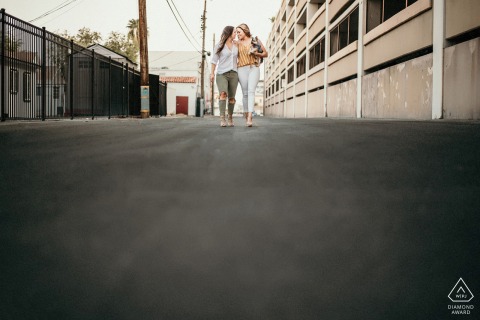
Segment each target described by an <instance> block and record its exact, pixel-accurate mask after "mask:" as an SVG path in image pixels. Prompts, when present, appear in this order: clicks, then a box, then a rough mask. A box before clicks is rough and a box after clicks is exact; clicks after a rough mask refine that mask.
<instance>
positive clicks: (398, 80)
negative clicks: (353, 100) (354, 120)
mask: <svg viewBox="0 0 480 320" xmlns="http://www.w3.org/2000/svg"><path fill="white" fill-rule="evenodd" d="M362 99H363V100H362V116H363V117H364V118H397V119H431V118H432V54H428V55H425V56H422V57H419V58H416V59H413V60H409V61H407V62H405V63H400V64H397V65H395V66H392V67H390V68H386V69H382V70H380V71H377V72H374V73H371V74H368V75H366V76H364V77H363V85H362Z"/></svg>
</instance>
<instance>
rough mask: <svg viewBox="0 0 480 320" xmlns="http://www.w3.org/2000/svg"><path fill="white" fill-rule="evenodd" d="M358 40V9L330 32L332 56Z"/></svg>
mask: <svg viewBox="0 0 480 320" xmlns="http://www.w3.org/2000/svg"><path fill="white" fill-rule="evenodd" d="M357 40H358V7H357V8H355V10H353V11H352V12H351V13H350V14H349V15H348V16H347V17H346V18H345V19H343V20H342V21H340V23H339V24H338V25H337V26H335V27H334V28H333V29H332V31H330V56H333V55H334V54H335V53H337V52H338V51H340V50H342V49H343V48H345V47H346V46H348V45H349V44H350V43H353V42H355V41H357Z"/></svg>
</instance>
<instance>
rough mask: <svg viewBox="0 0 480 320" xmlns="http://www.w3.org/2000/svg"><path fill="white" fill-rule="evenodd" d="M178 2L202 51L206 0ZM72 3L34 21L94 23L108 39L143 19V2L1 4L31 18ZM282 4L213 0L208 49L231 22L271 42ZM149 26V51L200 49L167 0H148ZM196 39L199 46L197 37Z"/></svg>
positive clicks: (276, 0)
mask: <svg viewBox="0 0 480 320" xmlns="http://www.w3.org/2000/svg"><path fill="white" fill-rule="evenodd" d="M173 1H174V3H175V5H176V7H177V9H178V11H179V12H180V14H181V17H182V18H183V20H184V21H185V23H186V24H187V26H188V28H189V29H190V31H191V33H192V34H193V35H194V36H195V37H196V39H197V42H198V43H199V45H197V46H196V47H197V49H198V50H199V49H201V44H202V40H201V36H202V35H201V32H200V22H201V21H200V17H201V15H202V13H203V2H204V1H203V0H173ZM69 2H71V4H69V5H68V6H66V7H64V8H63V9H60V10H59V11H57V12H55V13H53V14H50V15H48V16H46V17H44V18H41V19H39V20H37V21H35V22H32V24H34V25H36V26H39V27H46V29H47V30H48V31H51V32H54V31H63V30H67V31H68V33H69V34H72V35H74V34H76V33H77V31H78V30H79V29H80V28H82V27H88V28H90V29H91V30H92V31H97V32H100V33H101V34H102V36H103V38H104V40H105V39H106V38H107V36H108V34H109V33H110V32H111V31H118V32H121V33H123V34H126V33H127V32H128V30H127V28H126V26H127V24H128V21H129V20H130V19H137V18H138V0H41V1H40V0H37V1H32V0H1V4H0V6H1V7H2V8H5V10H6V12H7V13H8V14H10V15H13V16H15V17H17V18H19V19H22V20H25V21H30V20H32V19H35V18H37V17H38V16H40V15H42V14H44V13H45V12H47V11H49V10H51V9H53V8H55V7H57V6H59V5H61V4H65V3H69ZM281 2H282V0H240V1H235V0H207V29H206V36H205V50H207V51H211V50H212V47H213V33H215V34H216V36H215V37H216V41H217V42H218V40H219V38H220V35H221V32H222V30H223V28H224V27H225V26H226V25H233V26H237V25H239V24H240V23H247V24H248V25H249V27H250V29H251V31H252V33H253V34H254V35H257V36H258V37H259V38H260V39H261V40H262V41H263V42H266V40H267V37H268V34H269V32H270V30H271V26H272V24H271V22H270V19H269V18H270V17H272V16H274V15H276V14H277V12H278V10H279V9H280V5H281ZM180 22H181V21H180ZM147 25H148V29H149V43H148V49H149V51H170V50H178V51H191V50H195V48H194V47H193V46H192V44H190V42H189V41H188V40H187V38H186V37H185V35H184V34H183V32H182V30H181V29H180V27H179V26H178V24H177V22H176V20H175V18H174V16H173V14H172V12H171V11H170V8H169V6H168V5H167V2H166V1H165V0H147ZM185 31H186V32H187V34H188V31H187V30H185ZM192 42H193V43H195V44H196V42H195V41H193V40H192Z"/></svg>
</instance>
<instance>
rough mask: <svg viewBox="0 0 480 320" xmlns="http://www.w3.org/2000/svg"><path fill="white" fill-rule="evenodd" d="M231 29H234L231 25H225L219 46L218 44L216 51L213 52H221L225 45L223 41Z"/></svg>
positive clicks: (230, 32) (230, 33)
mask: <svg viewBox="0 0 480 320" xmlns="http://www.w3.org/2000/svg"><path fill="white" fill-rule="evenodd" d="M233 29H235V28H234V27H233V26H226V27H225V28H223V32H222V36H221V37H220V42H219V46H218V49H217V52H215V53H216V54H219V53H220V52H222V50H223V48H224V47H225V43H226V42H227V40H228V38H230V36H231V35H232V33H233Z"/></svg>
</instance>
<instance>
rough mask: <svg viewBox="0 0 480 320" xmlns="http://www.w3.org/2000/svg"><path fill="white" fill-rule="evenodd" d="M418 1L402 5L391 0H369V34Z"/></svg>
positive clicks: (407, 0)
mask: <svg viewBox="0 0 480 320" xmlns="http://www.w3.org/2000/svg"><path fill="white" fill-rule="evenodd" d="M417 1H418V0H404V2H405V3H404V4H401V2H395V1H391V0H388V1H387V0H367V15H366V16H367V23H366V25H367V30H366V31H367V33H368V32H370V31H372V30H373V29H375V28H376V27H378V26H379V25H381V24H382V23H384V22H385V21H387V20H388V19H390V18H391V17H393V16H394V15H396V14H397V13H399V12H401V11H402V10H405V9H406V8H407V7H408V6H410V5H412V4H414V3H415V2H417ZM402 2H403V1H402Z"/></svg>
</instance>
